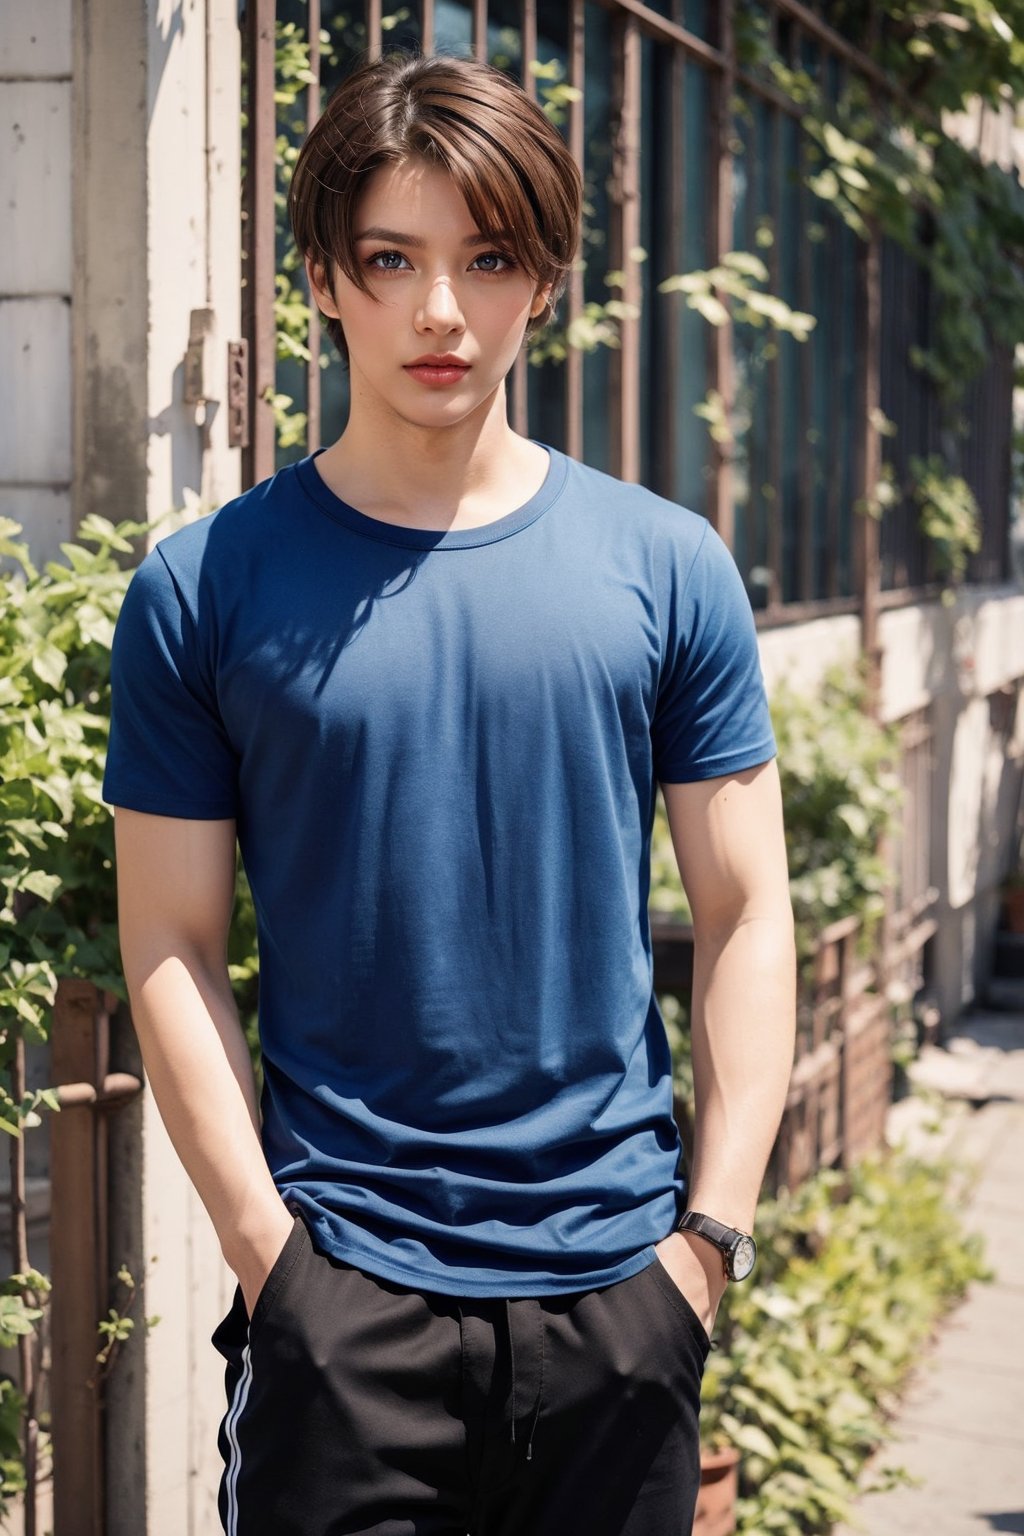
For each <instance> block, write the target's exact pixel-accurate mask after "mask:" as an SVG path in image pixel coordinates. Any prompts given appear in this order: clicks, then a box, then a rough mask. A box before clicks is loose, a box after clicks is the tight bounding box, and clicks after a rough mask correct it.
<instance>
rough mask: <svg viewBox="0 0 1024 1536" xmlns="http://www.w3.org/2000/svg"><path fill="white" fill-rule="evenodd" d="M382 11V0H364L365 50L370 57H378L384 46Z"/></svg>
mask: <svg viewBox="0 0 1024 1536" xmlns="http://www.w3.org/2000/svg"><path fill="white" fill-rule="evenodd" d="M382 11H383V0H366V51H367V54H368V56H369V57H370V58H371V59H379V58H380V56H381V52H382V50H383V47H384V42H383V37H384V28H383V27H382V25H381V17H382Z"/></svg>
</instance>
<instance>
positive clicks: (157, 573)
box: [130, 466, 294, 608]
mask: <svg viewBox="0 0 1024 1536" xmlns="http://www.w3.org/2000/svg"><path fill="white" fill-rule="evenodd" d="M291 468H292V467H291V466H287V467H286V468H285V469H282V470H279V471H278V472H277V473H276V474H275V475H273V476H271V477H269V478H268V479H266V480H263V481H261V482H260V483H259V484H258V485H254V486H252V487H251V489H250V490H248V491H243V492H242V493H241V495H239V496H234V497H232V498H231V499H230V500H229V501H226V502H224V503H223V504H222V505H221V506H219V507H218V508H217V509H216V510H215V511H213V512H208V513H206V514H204V515H203V516H201V517H197V518H194V519H193V520H192V521H191V522H188V523H184V524H182V525H181V527H179V528H175V529H174V531H173V532H171V533H165V534H164V535H163V536H162V537H158V539H157V541H156V543H155V544H154V545H153V547H152V549H151V550H150V551H149V553H148V554H147V555H146V556H145V557H144V559H143V560H141V561H140V563H139V565H138V566H137V567H136V569H135V572H134V574H133V577H132V581H131V586H130V590H131V591H132V593H133V597H134V598H135V599H138V598H140V597H147V598H149V599H150V600H151V601H154V602H159V601H161V599H162V598H163V599H166V600H171V599H173V598H175V597H176V598H177V601H178V602H179V603H183V604H184V605H185V606H186V607H187V608H193V607H194V605H195V604H196V603H197V601H198V597H199V593H200V591H201V589H203V588H204V587H205V588H207V589H212V590H218V589H221V588H223V587H224V585H225V584H227V583H229V582H230V581H231V579H232V573H234V572H237V571H239V570H240V569H243V568H245V567H246V566H247V565H248V563H249V562H250V560H251V559H252V558H253V557H254V556H257V555H259V554H260V553H261V552H262V554H263V555H264V556H266V555H271V554H272V552H273V548H274V542H275V539H276V538H279V537H280V533H281V515H282V512H283V510H284V504H285V502H286V500H287V498H288V497H289V495H294V487H293V486H291V485H290V481H291V479H292V475H291Z"/></svg>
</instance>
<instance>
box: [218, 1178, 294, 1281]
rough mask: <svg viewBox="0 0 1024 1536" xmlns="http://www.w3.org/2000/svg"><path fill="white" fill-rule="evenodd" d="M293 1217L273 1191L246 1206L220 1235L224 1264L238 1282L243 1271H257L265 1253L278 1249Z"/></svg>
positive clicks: (290, 1226)
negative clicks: (233, 1273)
mask: <svg viewBox="0 0 1024 1536" xmlns="http://www.w3.org/2000/svg"><path fill="white" fill-rule="evenodd" d="M294 1222H295V1217H294V1216H293V1214H292V1212H291V1211H290V1210H289V1209H288V1207H287V1206H286V1205H285V1203H284V1201H283V1200H282V1199H281V1196H280V1195H279V1194H278V1192H277V1190H276V1188H274V1189H272V1190H271V1191H270V1193H269V1194H268V1195H267V1196H266V1197H263V1198H261V1199H260V1200H259V1201H254V1202H251V1203H249V1204H248V1205H247V1206H246V1207H245V1209H244V1211H243V1212H242V1214H241V1215H240V1216H239V1217H238V1218H237V1219H236V1220H235V1221H233V1222H232V1223H231V1225H230V1227H229V1228H228V1229H227V1231H225V1232H224V1233H223V1234H222V1235H221V1252H222V1253H223V1255H224V1259H225V1262H226V1263H227V1264H228V1266H229V1267H230V1268H231V1269H232V1270H234V1272H235V1274H236V1275H237V1276H238V1277H239V1278H240V1279H241V1276H242V1273H243V1271H249V1270H251V1269H253V1268H254V1267H255V1268H257V1269H258V1268H259V1267H260V1266H261V1265H262V1263H263V1262H264V1261H265V1257H266V1255H267V1254H268V1253H271V1254H272V1253H273V1252H274V1251H275V1245H276V1247H277V1248H278V1249H279V1248H280V1247H281V1245H282V1243H283V1242H284V1240H285V1238H286V1237H287V1235H288V1233H289V1232H290V1231H291V1228H292V1226H293V1225H294Z"/></svg>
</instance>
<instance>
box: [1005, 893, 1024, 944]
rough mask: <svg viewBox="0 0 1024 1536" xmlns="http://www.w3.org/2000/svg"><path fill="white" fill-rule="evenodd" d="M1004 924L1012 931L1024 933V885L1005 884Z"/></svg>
mask: <svg viewBox="0 0 1024 1536" xmlns="http://www.w3.org/2000/svg"><path fill="white" fill-rule="evenodd" d="M1002 894H1003V924H1004V926H1005V927H1006V928H1008V929H1009V931H1010V933H1024V885H1004V886H1003V893H1002Z"/></svg>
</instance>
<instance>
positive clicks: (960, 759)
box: [759, 584, 1024, 1021]
mask: <svg viewBox="0 0 1024 1536" xmlns="http://www.w3.org/2000/svg"><path fill="white" fill-rule="evenodd" d="M879 643H880V645H881V648H882V672H881V712H882V715H883V717H884V718H885V719H887V720H900V719H902V718H904V717H905V716H907V715H910V714H913V713H914V712H916V711H918V710H921V709H927V710H928V712H929V718H930V720H931V724H932V728H933V732H934V736H933V744H932V826H931V876H932V881H933V883H934V884H935V885H936V886H937V887H938V889H939V892H940V897H939V905H938V910H937V917H938V924H939V927H938V932H937V934H936V936H935V938H934V940H933V941H932V947H931V954H930V964H929V970H930V977H929V979H930V982H931V985H932V988H933V990H934V993H935V996H936V1000H937V1002H938V1004H939V1007H940V1008H941V1011H942V1015H943V1018H944V1019H946V1020H947V1021H952V1020H953V1019H955V1018H956V1016H957V1014H958V1013H959V1012H960V1010H961V1008H962V1007H963V1006H964V1005H965V1004H966V1003H969V1002H970V1001H971V1000H972V999H973V998H974V997H975V995H976V994H977V991H978V989H979V988H980V987H982V986H983V985H984V982H985V979H986V977H987V975H988V971H989V967H990V960H991V951H992V943H993V935H994V931H995V925H996V920H997V906H998V885H999V882H1000V880H1001V878H1002V876H1003V874H1004V872H1005V868H1006V859H1007V852H1008V842H1009V838H1010V836H1011V833H1012V829H1013V821H1014V815H1015V812H1016V806H1017V799H1018V796H1019V793H1020V778H1021V772H1022V766H1024V704H1021V703H1020V702H1019V699H1020V698H1021V697H1024V695H1021V685H1022V682H1024V592H1022V591H1021V589H1020V587H1019V586H1018V585H1016V584H1013V585H1007V586H1002V587H987V588H971V589H967V590H966V591H964V592H962V593H960V594H959V595H958V597H957V599H956V601H955V603H953V604H952V605H950V606H949V607H945V606H944V605H943V604H942V603H939V602H934V603H926V604H920V605H914V606H910V607H906V608H894V609H891V610H889V611H888V612H885V613H883V614H882V615H881V617H880V621H879ZM759 644H760V650H761V662H762V669H763V672H764V675H765V680H766V682H767V685H768V688H769V692H770V691H771V689H772V687H773V686H774V685H776V684H777V683H778V682H780V681H781V680H782V679H784V678H785V679H787V680H788V681H789V682H790V683H791V684H792V685H793V686H794V687H795V688H797V689H799V690H802V691H813V689H814V688H815V687H816V686H817V685H818V683H819V682H820V681H821V678H822V677H823V675H824V673H825V672H826V670H827V669H828V668H829V667H830V666H832V665H834V664H837V663H839V664H852V663H853V662H854V660H855V659H856V657H857V654H858V647H859V624H858V621H857V620H856V619H855V618H849V617H839V618H832V619H819V620H815V621H814V622H813V623H810V624H798V625H794V626H792V627H782V628H779V629H774V630H768V631H764V632H762V633H761V635H760V637H759ZM1011 695H1017V696H1018V704H1017V717H1016V721H1015V724H1014V725H1013V726H1012V727H1011V729H1010V730H1009V732H1007V731H1006V730H1005V729H1004V715H1005V713H1006V709H1007V704H1008V700H1009V701H1010V703H1011V704H1012V699H1011V698H1010V696H1011Z"/></svg>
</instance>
